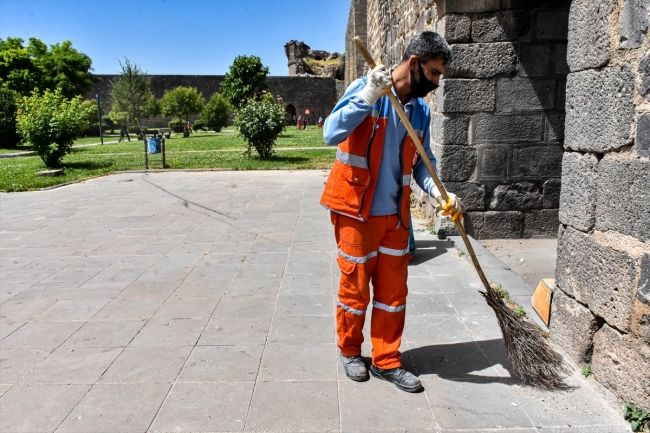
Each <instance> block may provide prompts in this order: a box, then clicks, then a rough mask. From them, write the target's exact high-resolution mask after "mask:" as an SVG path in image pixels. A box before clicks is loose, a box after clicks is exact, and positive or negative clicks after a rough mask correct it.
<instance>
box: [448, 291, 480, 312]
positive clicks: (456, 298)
mask: <svg viewBox="0 0 650 433" xmlns="http://www.w3.org/2000/svg"><path fill="white" fill-rule="evenodd" d="M445 297H446V298H447V300H448V301H449V303H450V304H451V305H452V307H453V308H454V310H456V312H457V313H458V314H459V315H461V316H462V315H466V314H488V313H490V312H492V309H491V308H490V306H489V305H488V304H487V302H486V301H485V299H484V298H483V297H482V296H481V295H480V294H479V293H478V291H477V292H476V296H472V297H470V296H467V293H445Z"/></svg>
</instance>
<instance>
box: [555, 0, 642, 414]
mask: <svg viewBox="0 0 650 433" xmlns="http://www.w3.org/2000/svg"><path fill="white" fill-rule="evenodd" d="M649 15H650V4H649V3H648V2H647V1H643V0H573V2H572V4H571V12H570V15H569V38H568V48H567V60H568V66H569V69H570V73H569V75H568V77H567V88H566V124H565V143H564V147H565V149H566V152H565V153H564V155H563V160H562V191H561V194H560V210H559V221H560V224H561V225H560V230H559V240H558V254H557V269H556V281H557V285H558V288H559V290H556V293H555V294H554V299H553V305H552V316H551V326H550V329H551V339H552V340H553V341H554V342H555V343H557V344H558V345H559V346H561V347H562V348H564V349H565V350H566V351H567V353H569V354H570V356H571V357H572V358H573V359H574V360H575V361H576V362H578V363H589V362H590V363H591V365H592V367H591V368H592V371H593V373H594V376H595V378H596V379H597V380H599V381H600V382H601V383H603V384H604V385H606V386H607V387H608V388H610V389H611V390H612V391H613V392H614V393H615V394H616V395H618V396H619V397H620V398H621V399H622V400H624V401H629V402H633V403H635V404H637V405H638V406H641V407H644V408H646V409H648V408H650V159H649V157H650V154H649V152H648V149H649V143H650V37H649V36H648V35H647V29H648V22H649Z"/></svg>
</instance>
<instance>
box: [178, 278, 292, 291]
mask: <svg viewBox="0 0 650 433" xmlns="http://www.w3.org/2000/svg"><path fill="white" fill-rule="evenodd" d="M280 284H282V280H278V279H267V278H256V277H249V278H244V277H242V278H235V279H233V280H232V282H230V285H229V286H228V292H227V294H228V295H229V296H277V294H278V292H279V291H280ZM177 292H178V290H177Z"/></svg>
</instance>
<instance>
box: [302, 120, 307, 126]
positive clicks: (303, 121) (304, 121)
mask: <svg viewBox="0 0 650 433" xmlns="http://www.w3.org/2000/svg"><path fill="white" fill-rule="evenodd" d="M302 129H307V117H303V118H302Z"/></svg>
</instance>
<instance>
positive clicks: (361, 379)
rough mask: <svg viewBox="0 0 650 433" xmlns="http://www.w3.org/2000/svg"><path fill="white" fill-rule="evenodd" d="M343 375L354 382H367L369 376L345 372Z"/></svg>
mask: <svg viewBox="0 0 650 433" xmlns="http://www.w3.org/2000/svg"><path fill="white" fill-rule="evenodd" d="M345 375H346V376H347V377H348V379H350V380H353V381H355V382H367V381H368V380H370V376H369V375H366V376H350V375H349V374H347V373H345Z"/></svg>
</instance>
